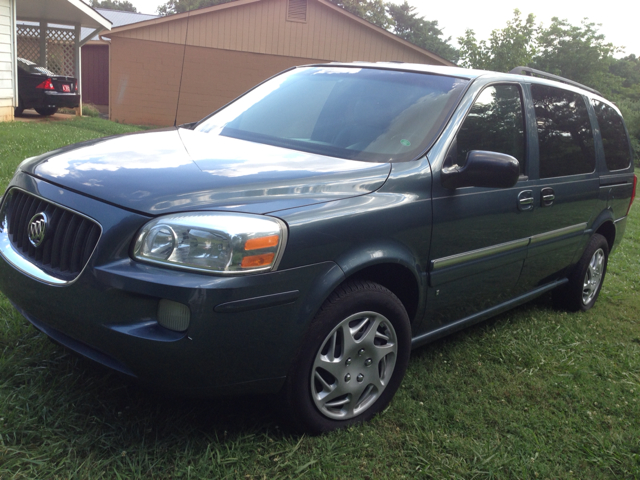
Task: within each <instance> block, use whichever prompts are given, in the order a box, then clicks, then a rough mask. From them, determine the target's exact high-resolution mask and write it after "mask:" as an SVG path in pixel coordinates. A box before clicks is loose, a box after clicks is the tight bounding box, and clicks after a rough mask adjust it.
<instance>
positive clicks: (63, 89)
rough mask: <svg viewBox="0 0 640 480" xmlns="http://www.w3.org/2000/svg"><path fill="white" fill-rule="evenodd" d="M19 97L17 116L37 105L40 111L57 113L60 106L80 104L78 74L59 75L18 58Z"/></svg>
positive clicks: (73, 106) (69, 106)
mask: <svg viewBox="0 0 640 480" xmlns="http://www.w3.org/2000/svg"><path fill="white" fill-rule="evenodd" d="M18 97H19V103H18V106H17V107H16V109H15V115H16V117H19V116H21V115H22V112H23V111H24V110H25V109H26V108H34V109H35V111H36V112H38V113H39V114H40V115H53V114H54V113H56V112H57V111H58V108H61V107H66V108H75V107H78V106H79V105H80V94H79V93H78V81H77V80H76V79H75V78H73V77H65V76H62V75H56V74H55V73H53V72H51V71H49V70H47V69H46V68H44V67H40V66H38V65H36V64H35V63H33V62H30V61H29V60H25V59H24V58H18Z"/></svg>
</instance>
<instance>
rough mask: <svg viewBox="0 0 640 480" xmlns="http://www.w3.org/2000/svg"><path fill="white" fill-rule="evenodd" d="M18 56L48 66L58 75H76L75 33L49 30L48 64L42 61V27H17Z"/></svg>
mask: <svg viewBox="0 0 640 480" xmlns="http://www.w3.org/2000/svg"><path fill="white" fill-rule="evenodd" d="M17 33H18V35H17V44H18V56H19V57H22V58H25V59H27V60H31V61H32V62H35V63H37V64H38V65H41V66H46V68H48V69H49V70H51V71H52V72H53V73H56V74H58V75H67V76H70V77H74V76H76V75H75V64H76V62H75V33H74V31H73V30H67V29H63V28H49V29H47V42H46V56H47V59H46V60H47V61H46V63H45V62H44V61H42V60H41V59H40V27H37V26H32V25H18V26H17Z"/></svg>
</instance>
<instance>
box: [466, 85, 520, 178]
mask: <svg viewBox="0 0 640 480" xmlns="http://www.w3.org/2000/svg"><path fill="white" fill-rule="evenodd" d="M457 149H458V151H457V159H456V160H454V161H455V163H458V164H464V162H465V160H466V158H467V155H468V153H469V152H470V151H471V150H488V151H490V152H499V153H506V154H507V155H511V156H512V157H515V158H516V159H517V160H518V162H519V163H520V172H521V173H522V172H523V171H524V116H523V114H522V100H521V97H520V88H519V87H517V86H516V85H492V86H490V87H487V88H485V89H484V90H483V91H482V93H481V94H480V96H479V97H478V98H477V100H476V101H475V103H474V104H473V106H472V107H471V110H469V114H468V115H467V118H466V119H465V121H464V123H463V124H462V127H461V128H460V131H459V132H458V137H457Z"/></svg>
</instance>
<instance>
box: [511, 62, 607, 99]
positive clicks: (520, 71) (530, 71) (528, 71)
mask: <svg viewBox="0 0 640 480" xmlns="http://www.w3.org/2000/svg"><path fill="white" fill-rule="evenodd" d="M509 73H513V74H514V75H529V76H531V77H532V76H534V75H537V76H538V77H542V78H548V79H549V80H555V81H556V82H562V83H566V84H567V85H573V86H574V87H580V88H583V89H584V90H587V91H589V92H591V93H595V94H596V95H600V96H602V94H601V93H600V92H599V91H598V90H596V89H595V88H591V87H587V86H586V85H583V84H581V83H578V82H574V81H573V80H569V79H568V78H564V77H561V76H559V75H553V74H551V73H547V72H543V71H542V70H536V69H535V68H529V67H516V68H514V69H513V70H511V71H510V72H509Z"/></svg>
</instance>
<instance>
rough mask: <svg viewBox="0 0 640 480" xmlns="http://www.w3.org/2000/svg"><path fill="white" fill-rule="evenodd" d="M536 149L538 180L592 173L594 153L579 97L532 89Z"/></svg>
mask: <svg viewBox="0 0 640 480" xmlns="http://www.w3.org/2000/svg"><path fill="white" fill-rule="evenodd" d="M531 93H532V95H533V104H534V106H535V110H536V123H537V126H538V142H539V147H540V150H539V151H540V178H548V177H561V176H565V175H576V174H578V173H589V172H593V170H594V169H595V166H596V153H595V147H594V143H593V132H592V130H591V124H590V123H589V114H588V113H587V106H586V104H585V102H584V98H583V97H582V95H579V94H577V93H574V92H570V91H568V90H563V89H561V88H555V87H548V86H546V85H532V86H531Z"/></svg>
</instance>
